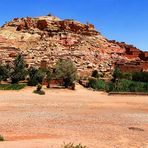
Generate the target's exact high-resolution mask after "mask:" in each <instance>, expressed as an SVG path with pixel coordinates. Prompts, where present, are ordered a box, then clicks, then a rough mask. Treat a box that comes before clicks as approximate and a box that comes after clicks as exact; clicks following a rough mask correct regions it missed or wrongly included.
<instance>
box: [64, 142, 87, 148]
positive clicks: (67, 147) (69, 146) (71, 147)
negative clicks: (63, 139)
mask: <svg viewBox="0 0 148 148" xmlns="http://www.w3.org/2000/svg"><path fill="white" fill-rule="evenodd" d="M62 148H87V147H86V146H82V145H81V144H78V145H74V144H73V143H68V144H65V143H64V145H63V146H62Z"/></svg>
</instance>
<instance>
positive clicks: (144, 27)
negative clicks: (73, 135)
mask: <svg viewBox="0 0 148 148" xmlns="http://www.w3.org/2000/svg"><path fill="white" fill-rule="evenodd" d="M48 13H52V14H54V15H56V16H58V17H60V18H62V19H65V18H73V19H75V20H78V21H81V22H82V23H85V22H90V23H93V24H94V25H95V26H96V29H97V30H98V31H100V32H101V33H102V34H103V35H104V36H105V37H107V38H109V39H115V40H118V41H125V42H127V43H129V44H134V45H135V46H137V47H138V48H140V49H142V50H147V51H148V0H3V1H1V3H0V25H2V24H3V23H5V22H6V21H9V20H11V19H13V18H15V17H26V16H32V17H34V16H41V15H47V14H48Z"/></svg>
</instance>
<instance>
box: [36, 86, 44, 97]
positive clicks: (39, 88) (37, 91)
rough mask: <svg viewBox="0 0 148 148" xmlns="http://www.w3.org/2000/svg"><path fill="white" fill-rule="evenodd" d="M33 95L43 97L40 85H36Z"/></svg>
mask: <svg viewBox="0 0 148 148" xmlns="http://www.w3.org/2000/svg"><path fill="white" fill-rule="evenodd" d="M34 93H35V94H39V95H45V91H43V90H42V85H41V84H38V85H37V88H36V90H35V91H34Z"/></svg>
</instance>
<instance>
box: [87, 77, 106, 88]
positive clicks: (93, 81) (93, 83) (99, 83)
mask: <svg viewBox="0 0 148 148" xmlns="http://www.w3.org/2000/svg"><path fill="white" fill-rule="evenodd" d="M88 87H91V88H93V89H96V90H106V83H105V82H104V81H103V80H99V79H97V78H94V77H90V78H89V79H88Z"/></svg>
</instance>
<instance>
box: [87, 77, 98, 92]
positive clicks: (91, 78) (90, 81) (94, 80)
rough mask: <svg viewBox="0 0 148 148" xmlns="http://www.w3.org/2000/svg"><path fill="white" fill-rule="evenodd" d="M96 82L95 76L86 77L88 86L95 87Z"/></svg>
mask: <svg viewBox="0 0 148 148" xmlns="http://www.w3.org/2000/svg"><path fill="white" fill-rule="evenodd" d="M96 83H97V79H96V78H93V77H90V78H88V87H91V88H93V89H96Z"/></svg>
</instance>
